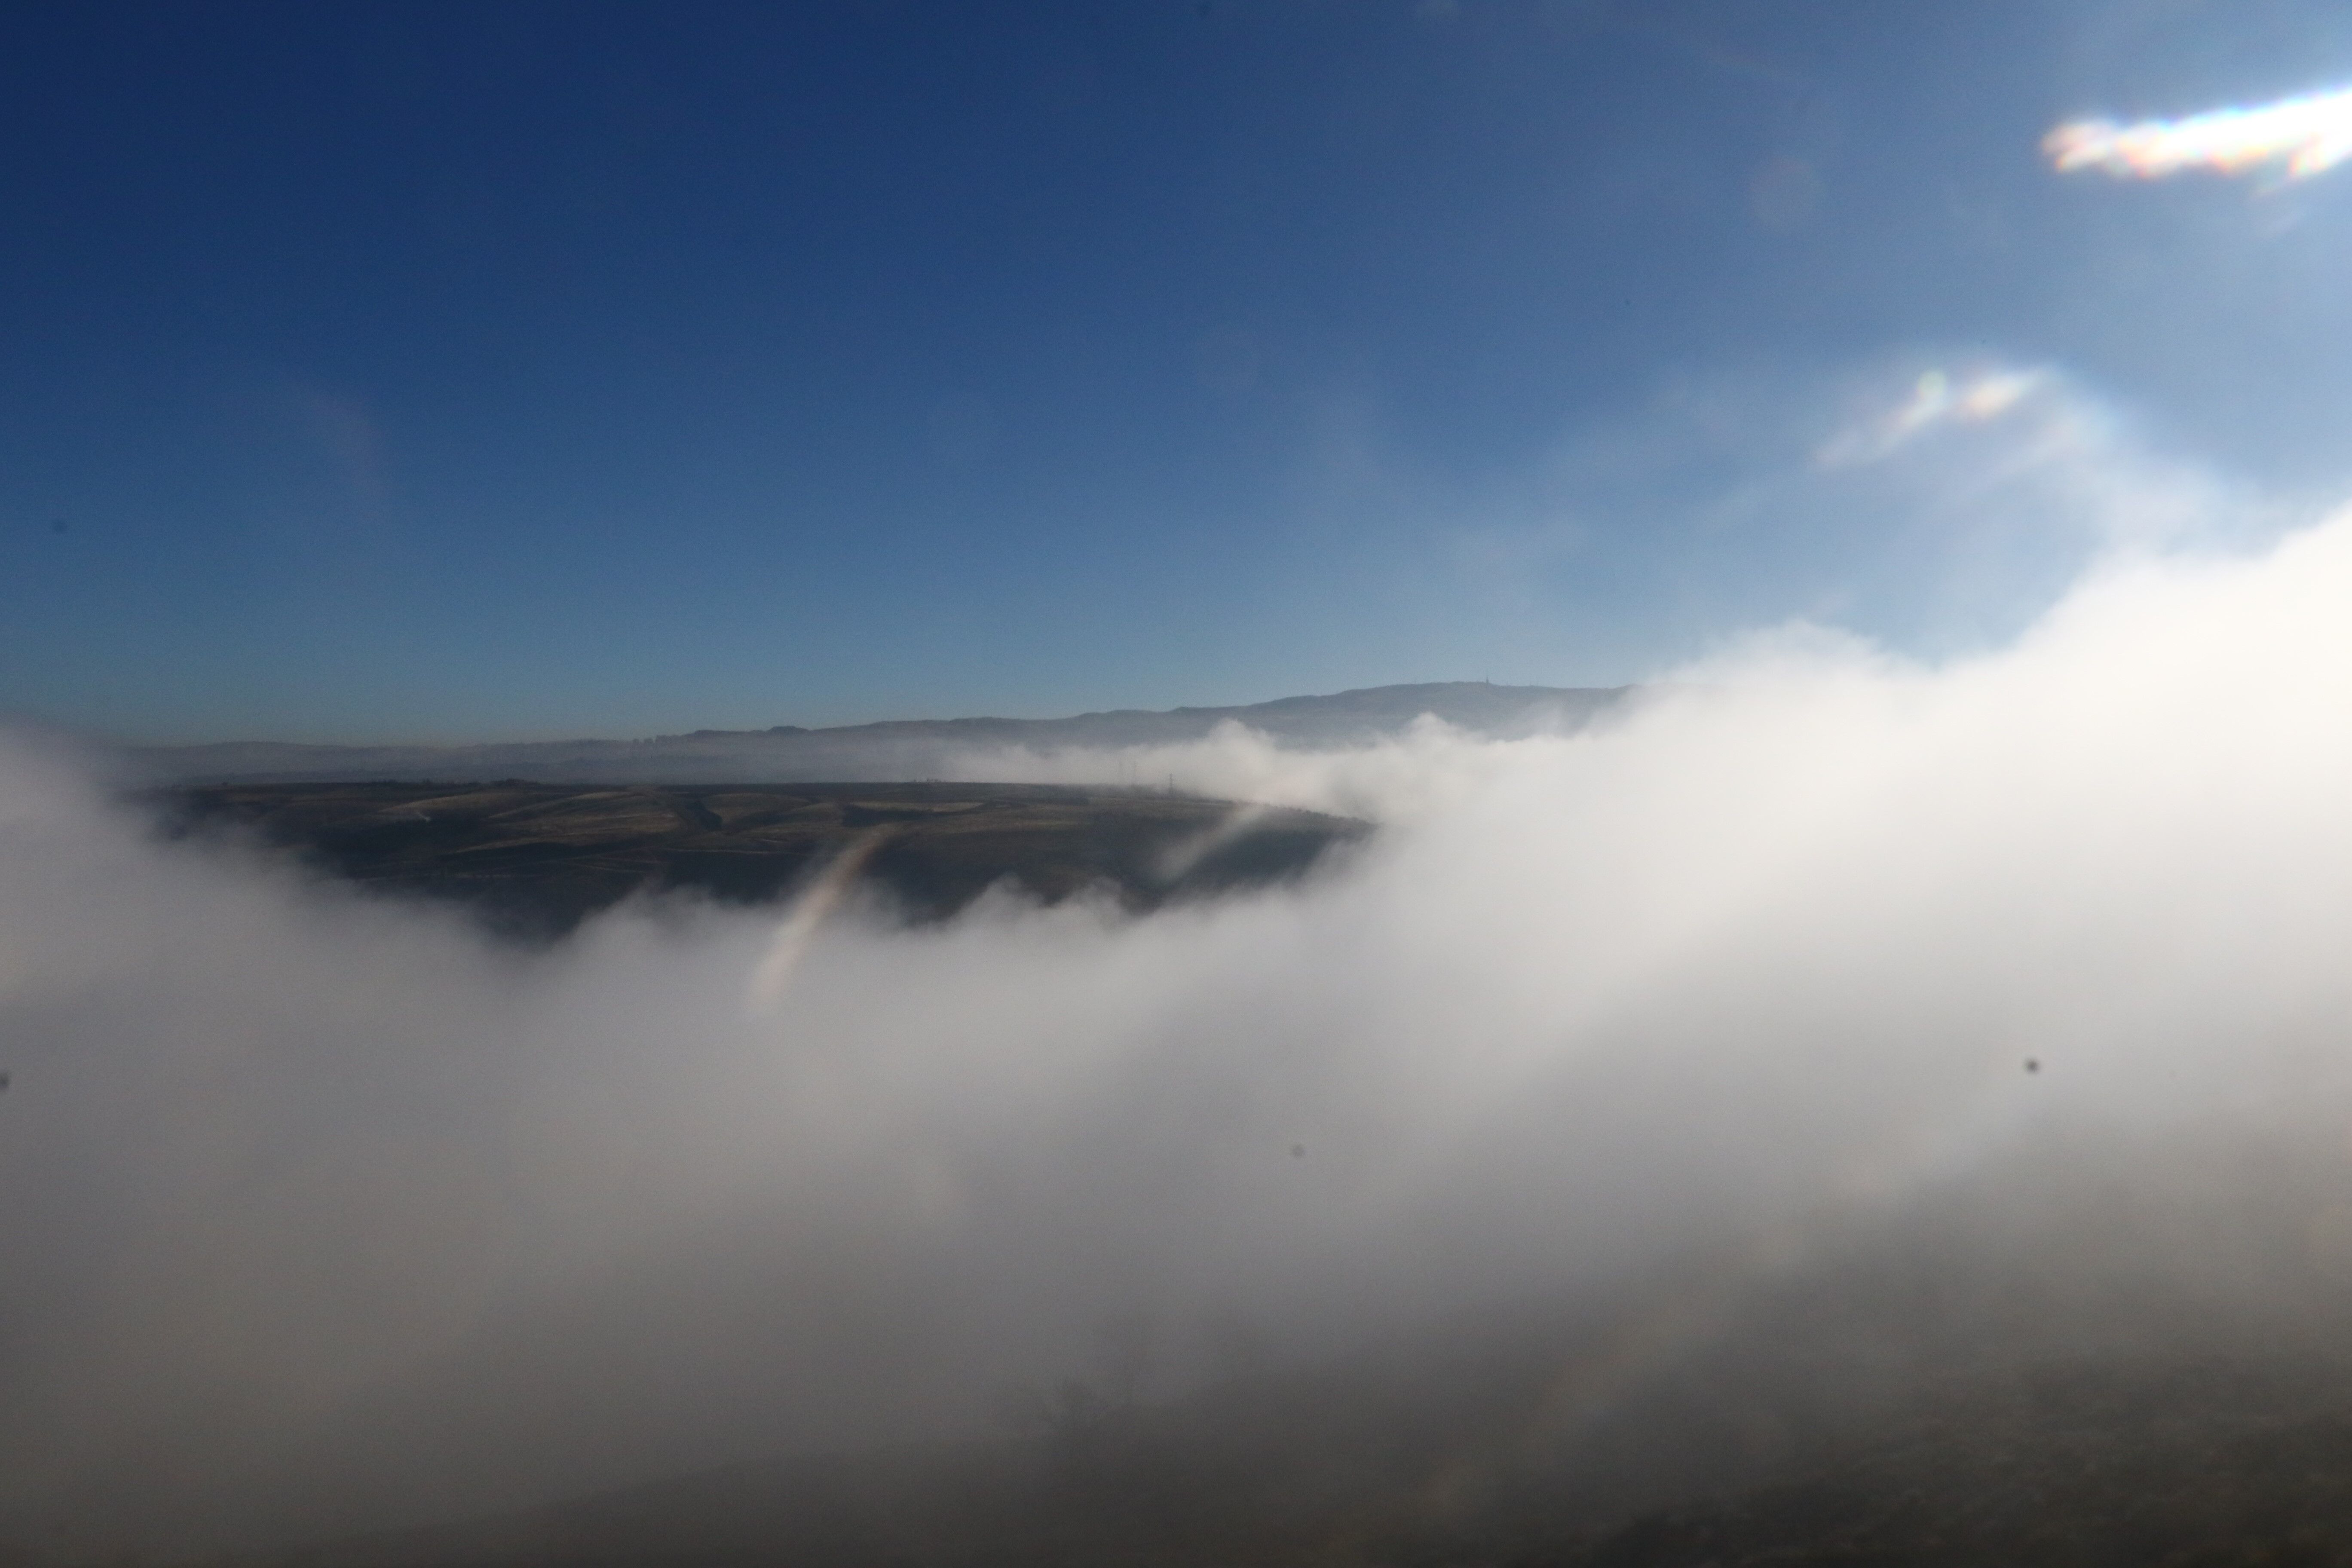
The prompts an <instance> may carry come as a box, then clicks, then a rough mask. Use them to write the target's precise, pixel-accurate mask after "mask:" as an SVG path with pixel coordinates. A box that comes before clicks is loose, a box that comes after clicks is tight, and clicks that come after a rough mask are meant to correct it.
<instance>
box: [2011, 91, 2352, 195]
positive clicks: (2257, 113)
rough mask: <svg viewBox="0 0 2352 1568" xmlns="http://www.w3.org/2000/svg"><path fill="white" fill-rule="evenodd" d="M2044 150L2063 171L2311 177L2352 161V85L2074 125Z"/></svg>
mask: <svg viewBox="0 0 2352 1568" xmlns="http://www.w3.org/2000/svg"><path fill="white" fill-rule="evenodd" d="M2042 153H2044V154H2045V155H2047V156H2048V158H2049V159H2050V161H2051V163H2052V165H2053V167H2055V168H2056V169H2057V170H2058V171H2059V172H2060V173H2061V174H2072V173H2074V172H2076V171H2079V170H2086V169H2087V170H2096V171H2098V172H2099V173H2102V174H2112V175H2114V176H2116V178H2118V179H2137V180H2160V179H2164V178H2166V177H2168V176H2169V175H2173V174H2181V173H2184V172H2186V171H2189V170H2192V169H2210V170H2212V171H2214V172H2215V173H2218V174H2248V173H2251V172H2252V171H2254V170H2258V169H2262V168H2265V167H2267V166H2270V165H2273V164H2276V165H2280V166H2281V174H2282V176H2283V178H2284V179H2286V180H2307V179H2309V178H2311V177H2312V176H2313V175H2315V174H2326V172H2327V171H2328V170H2330V169H2333V168H2334V167H2336V165H2337V164H2338V163H2342V162H2344V160H2345V159H2347V158H2352V88H2346V89H2340V90H2338V91H2336V92H2323V93H2312V94H2308V95H2306V96H2304V97H2299V98H2287V99H2281V100H2279V101H2277V102H2275V103H2266V104H2262V105H2259V106H2257V107H2254V108H2251V109H2238V108H2231V109H2216V110H2208V111H2207V112H2205V113H2202V114H2192V115H2189V117H2187V118H2186V119H2182V120H2142V121H2137V122H2135V123H2133V124H2129V125H2121V124H2118V123H2116V121H2112V120H2073V121H2067V122H2066V123H2065V124H2063V125H2060V126H2058V127H2057V128H2056V129H2054V130H2053V131H2052V132H2050V134H2049V135H2047V136H2045V137H2044V138H2042Z"/></svg>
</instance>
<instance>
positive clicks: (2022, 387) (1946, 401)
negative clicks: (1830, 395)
mask: <svg viewBox="0 0 2352 1568" xmlns="http://www.w3.org/2000/svg"><path fill="white" fill-rule="evenodd" d="M2047 381H2048V376H2047V374H2045V373H2043V372H2041V371H2036V370H1987V371H1974V372H1968V371H1963V372H1958V373H1953V372H1948V371H1942V370H1929V371H1926V372H1923V373H1922V374H1920V376H1919V379H1918V380H1917V381H1916V382H1914V383H1913V384H1912V386H1911V389H1910V393H1909V395H1907V396H1906V397H1905V398H1904V399H1903V400H1902V401H1901V402H1900V403H1898V404H1897V405H1895V406H1893V407H1891V408H1888V409H1886V410H1885V411H1884V412H1882V413H1880V414H1878V415H1876V416H1873V417H1871V418H1869V419H1866V420H1864V421H1863V422H1861V423H1859V424H1855V425H1851V426H1847V427H1845V428H1844V429H1842V430H1840V431H1839V432H1838V433H1837V434H1836V435H1834V436H1832V437H1830V439H1829V440H1827V441H1825V442H1823V443H1822V446H1821V447H1820V448H1819V449H1818V451H1816V453H1815V454H1814V458H1815V461H1817V462H1818V463H1819V464H1820V465H1821V466H1822V467H1823V468H1851V467H1853V466H1854V465H1856V464H1859V463H1874V462H1877V461H1878V460H1879V459H1881V458H1887V457H1891V456H1892V455H1894V453H1895V452H1896V451H1898V450H1900V449H1901V448H1902V447H1906V446H1908V445H1909V444H1910V443H1911V442H1912V441H1914V440H1916V438H1917V437H1920V436H1923V435H1925V434H1926V433H1927V432H1928V431H1930V430H1933V429H1936V428H1937V427H1939V426H1947V425H1982V424H1986V423H1988V422H1990V421H1991V420H1994V419H1998V418H2000V416H2002V415H2004V414H2006V413H2008V412H2009V411H2010V410H2011V409H2012V408H2014V407H2016V406H2017V405H2019V404H2020V403H2021V402H2023V401H2024V400H2025V399H2026V398H2027V397H2029V396H2031V395H2032V394H2034V393H2035V392H2037V391H2039V390H2041V389H2042V387H2043V386H2044V385H2045V384H2046V383H2047Z"/></svg>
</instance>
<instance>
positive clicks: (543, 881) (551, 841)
mask: <svg viewBox="0 0 2352 1568" xmlns="http://www.w3.org/2000/svg"><path fill="white" fill-rule="evenodd" d="M151 798H153V799H154V800H156V801H157V802H158V803H159V804H160V805H161V806H162V808H163V814H164V819H165V821H166V823H167V824H168V826H169V830H170V831H172V832H174V833H180V834H187V833H198V832H207V831H221V830H225V829H226V830H244V831H247V832H250V833H253V834H256V835H257V836H259V837H261V838H263V839H264V840H265V841H267V842H268V843H270V844H272V845H276V846H278V847H283V848H286V849H289V850H290V851H292V852H294V853H296V854H298V855H299V856H301V857H302V858H305V859H306V860H309V861H310V862H311V863H312V864H315V865H317V866H320V867H321V868H325V869H328V870H330V871H331V872H333V873H334V874H336V875H338V876H342V877H347V878H350V879H352V880H354V881H358V882H361V883H363V884H365V885H367V886H369V887H372V888H377V889H384V890H387V891H397V892H404V893H416V894H425V895H429V896H432V897H436V898H446V899H454V900H462V901H464V902H466V903H468V904H470V905H472V906H474V907H475V908H476V909H478V910H480V911H482V912H483V913H484V914H485V915H486V916H488V918H489V919H490V920H491V921H493V922H494V923H496V924H498V925H499V926H501V927H503V928H505V929H508V930H510V931H515V932H518V933H521V934H539V935H545V934H557V933H561V932H562V931H569V930H570V929H572V927H573V926H575V925H577V924H578V923H579V922H580V921H581V920H583V918H585V917H586V916H588V915H590V914H592V913H593V912H594V911H596V910H601V909H604V908H606V907H608V906H610V905H612V904H614V903H616V902H618V901H619V900H622V899H624V898H626V897H627V896H629V895H630V894H631V893H634V892H637V891H640V890H662V889H694V890H697V891H699V892H702V893H706V894H709V896H711V897H714V898H717V899H719V900H725V901H729V902H735V903H761V902H766V901H768V900H774V899H777V898H780V897H782V896H783V895H785V894H787V893H788V892H790V891H791V890H792V889H793V887H794V886H795V885H796V884H797V883H798V882H799V881H800V879H802V878H803V877H804V876H806V875H807V874H808V873H809V872H810V871H811V870H812V869H813V868H814V867H816V866H817V865H818V864H820V863H821V862H823V861H824V860H826V859H828V858H831V857H832V856H834V855H835V854H837V853H839V852H841V851H843V850H844V849H846V848H848V847H851V846H853V845H856V846H858V847H861V848H862V849H864V850H865V851H866V857H867V858H866V861H865V864H864V869H863V875H864V876H865V877H866V878H867V879H869V880H871V881H872V882H874V883H876V884H878V885H879V886H881V887H884V888H887V889H889V890H890V892H891V893H892V894H894V895H895V896H896V897H897V898H898V900H899V901H900V902H901V903H902V904H903V905H904V906H905V908H906V909H907V910H908V911H909V912H911V913H912V914H914V915H915V916H917V917H918V918H927V919H937V918H940V917H943V916H946V915H949V914H952V913H954V912H955V911H956V910H960V909H961V908H963V907H964V906H965V905H966V904H968V903H970V902H971V900H973V899H975V898H978V897H979V896H980V895H981V894H982V892H984V891H985V890H986V889H989V888H990V887H992V886H994V885H995V884H997V883H999V882H1005V881H1010V882H1012V883H1014V884H1017V885H1018V886H1019V887H1020V888H1021V889H1023V890H1024V891H1025V892H1027V893H1028V894H1029V895H1030V896H1032V897H1034V898H1037V899H1040V900H1045V901H1047V902H1052V901H1055V900H1062V899H1066V898H1068V897H1070V896H1071V895H1073V894H1076V893H1079V892H1082V891H1085V890H1087V889H1094V888H1107V889H1110V890H1112V891H1114V892H1115V893H1116V894H1117V896H1118V898H1119V899H1120V900H1122V901H1123V902H1125V903H1126V904H1127V905H1128V906H1129V907H1130V908H1135V909H1146V908H1150V907H1153V906H1156V905H1158V904H1160V903H1163V902H1166V901H1167V900H1171V899H1183V898H1192V897H1199V896H1202V895H1204V894H1210V893H1214V892H1218V891H1221V890H1224V889H1234V888H1240V887H1252V886H1260V885H1264V884H1265V883H1269V882H1275V881H1279V880H1282V879H1286V878H1290V877H1296V876H1297V875H1299V874H1300V873H1302V872H1304V871H1305V870H1306V869H1307V868H1308V867H1309V866H1311V865H1313V864H1314V863H1315V861H1316V860H1317V859H1318V858H1319V857H1320V856H1321V855H1322V854H1323V852H1324V851H1325V850H1326V849H1328V848H1329V847H1331V846H1332V845H1334V844H1337V843H1341V842H1347V841H1351V840H1354V839H1357V838H1360V837H1362V836H1363V835H1364V834H1365V833H1366V832H1367V831H1368V828H1367V826H1366V825H1365V824H1363V823H1360V822H1354V821H1349V820H1347V819H1344V818H1339V817H1333V816H1321V815H1319V814H1318V813H1314V812H1307V811H1289V810H1272V809H1266V808H1259V807H1241V806H1236V805H1233V804H1232V803H1230V802H1225V801H1213V800H1200V799H1192V798H1189V797H1182V796H1171V795H1157V794H1150V793H1145V792H1140V791H1116V790H1114V791H1089V790H1084V789H1075V788H1065V787H1060V786H1055V785H1047V784H794V785H792V786H791V787H790V788H789V789H786V788H777V787H769V788H759V787H752V786H745V785H738V784H726V785H714V786H709V787H695V786H691V785H649V786H640V787H622V788H600V789H581V788H578V787H575V786H568V785H556V784H532V783H526V782H523V781H520V780H506V781H503V782H500V783H497V784H227V785H216V786H211V787H204V788H192V789H181V790H167V791H161V792H157V793H156V795H153V796H152V797H151Z"/></svg>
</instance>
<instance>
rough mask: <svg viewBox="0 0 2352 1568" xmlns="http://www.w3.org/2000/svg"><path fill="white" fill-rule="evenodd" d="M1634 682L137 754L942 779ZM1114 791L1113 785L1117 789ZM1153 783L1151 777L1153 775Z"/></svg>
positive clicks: (373, 771) (196, 777)
mask: <svg viewBox="0 0 2352 1568" xmlns="http://www.w3.org/2000/svg"><path fill="white" fill-rule="evenodd" d="M1632 690H1633V688H1632V687H1558V686H1496V685H1492V684H1490V683H1488V682H1486V681H1483V680H1458V681H1443V682H1435V683H1430V684H1423V685H1415V686H1374V687H1367V688H1365V689H1361V690H1356V691H1341V692H1337V693H1333V694H1331V695H1328V696H1322V697H1283V698H1277V699H1276V700H1273V701H1271V702H1255V703H1250V704H1247V705H1245V706H1242V707H1231V708H1174V709H1169V710H1165V711H1146V710H1133V709H1122V710H1115V711H1111V712H1104V713H1080V714H1077V715H1076V716H1075V717H1072V718H1066V719H903V720H889V721H883V722H880V723H873V724H845V725H838V726H835V727H832V728H827V729H803V728H800V727H798V726H796V725H791V724H781V725H777V726H775V727H774V728H772V729H767V730H697V731H692V732H690V733H688V734H683V735H656V736H654V737H653V738H651V739H649V740H637V741H613V740H578V741H523V742H486V743H483V744H478V745H466V746H409V745H382V746H359V745H353V746H330V745H304V744H296V743H290V742H278V741H230V742H218V743H215V744H210V745H197V746H147V747H138V748H132V749H131V750H129V751H128V752H125V759H126V761H127V762H128V763H129V765H130V766H131V769H132V771H133V772H134V773H135V774H136V775H137V776H139V777H140V778H142V779H143V780H145V781H146V782H150V783H153V784H227V783H239V782H242V783H254V784H261V783H284V784H290V783H297V782H305V781H308V782H319V783H325V782H331V781H352V782H357V781H362V780H374V781H394V780H416V781H423V780H430V779H493V778H505V777H520V778H529V779H533V780H537V781H540V782H542V783H549V784H721V783H730V782H740V783H758V784H786V783H802V782H814V781H822V780H838V779H876V780H882V779H887V780H899V781H904V780H915V779H925V778H933V777H938V776H941V775H943V774H948V773H953V772H955V771H956V769H957V767H958V766H959V764H960V763H962V762H964V761H965V760H967V759H970V758H972V757H973V756H975V755H985V754H987V753H990V752H1008V751H1014V750H1028V751H1034V752H1064V751H1086V750H1102V751H1114V750H1118V749H1121V748H1127V747H1135V746H1171V745H1182V744H1184V743H1186V742H1193V741H1201V740H1205V739H1207V738H1208V736H1209V735H1210V734H1211V733H1213V731H1215V730H1216V729H1217V728H1218V727H1219V726H1220V725H1223V724H1227V723H1234V724H1241V725H1244V726H1245V727H1247V728H1248V729H1250V730H1253V731H1256V732H1257V733H1259V734H1262V735H1265V737H1266V738H1267V739H1269V740H1271V741H1273V742H1275V743H1276V744H1277V745H1281V746H1286V747H1290V748H1294V749H1297V750H1331V749H1337V748H1341V747H1348V746H1360V745H1366V744H1370V743H1371V742H1377V741H1381V740H1385V739H1389V738H1391V737H1393V736H1396V735H1399V734H1402V733H1403V732H1404V731H1406V730H1407V729H1409V728H1410V727H1411V726H1412V724H1413V723H1414V722H1415V721H1418V720H1420V719H1422V718H1423V717H1424V716H1426V717H1430V718H1434V719H1437V720H1439V721H1443V722H1444V723H1446V724H1450V725H1453V726H1454V727H1455V728H1456V729H1459V730H1462V731H1466V732H1468V733H1471V734H1475V735H1480V736H1485V737H1488V738H1494V739H1516V738H1518V737H1521V736H1527V735H1537V734H1547V733H1563V732H1567V731H1574V730H1578V729H1580V728H1582V727H1583V726H1584V725H1586V724H1588V723H1590V722H1591V721H1592V720H1593V719H1594V718H1596V717H1597V716H1599V715H1600V714H1601V713H1602V712H1604V711H1606V710H1608V709H1610V708H1612V707H1613V706H1615V705H1616V704H1618V703H1620V702H1622V700H1624V699H1625V697H1626V696H1627V694H1628V693H1630V692H1631V691H1632ZM1106 782H1109V781H1106ZM1145 782H1148V781H1145Z"/></svg>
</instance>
